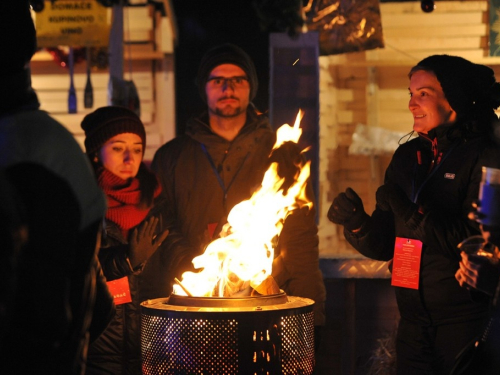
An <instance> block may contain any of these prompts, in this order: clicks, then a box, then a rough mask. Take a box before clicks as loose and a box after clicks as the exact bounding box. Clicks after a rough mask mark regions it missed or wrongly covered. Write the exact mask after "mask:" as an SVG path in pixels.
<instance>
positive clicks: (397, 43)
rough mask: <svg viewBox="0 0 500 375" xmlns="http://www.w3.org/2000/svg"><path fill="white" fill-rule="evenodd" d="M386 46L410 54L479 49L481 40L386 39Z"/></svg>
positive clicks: (476, 38)
mask: <svg viewBox="0 0 500 375" xmlns="http://www.w3.org/2000/svg"><path fill="white" fill-rule="evenodd" d="M385 44H386V45H390V48H395V49H400V50H404V51H407V52H409V53H411V51H422V50H442V51H445V50H452V49H479V48H482V47H486V46H483V44H482V38H481V37H477V36H472V37H456V38H451V37H447V36H444V37H441V36H439V37H437V36H435V37H431V38H424V37H420V36H417V37H412V38H387V39H386V41H385Z"/></svg>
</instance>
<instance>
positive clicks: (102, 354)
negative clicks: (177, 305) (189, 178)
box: [86, 197, 182, 375]
mask: <svg viewBox="0 0 500 375" xmlns="http://www.w3.org/2000/svg"><path fill="white" fill-rule="evenodd" d="M162 202H163V200H162V198H161V197H158V198H157V199H155V203H154V205H153V207H152V208H151V210H150V212H149V214H148V216H147V217H146V218H145V219H144V221H145V220H148V219H149V218H151V217H152V216H155V217H158V218H159V219H160V222H159V225H158V227H157V228H156V232H157V233H158V234H159V233H162V232H163V231H165V230H166V229H169V234H168V237H167V238H166V239H165V240H164V241H163V243H162V245H161V246H160V247H159V248H158V249H157V250H156V251H155V252H154V253H153V255H151V256H150V257H149V259H148V260H147V261H146V262H145V264H142V265H140V266H138V267H136V268H135V269H134V268H132V265H131V264H130V261H129V244H128V240H127V239H126V238H124V237H123V234H122V232H121V230H120V228H119V227H118V226H117V225H116V224H115V223H113V222H112V221H109V220H106V221H105V226H104V228H103V232H102V239H101V248H100V250H99V260H100V262H101V265H102V269H103V273H104V275H105V276H106V279H107V281H108V282H109V281H113V280H117V279H121V278H123V277H127V279H128V283H129V287H130V295H131V298H132V302H130V303H124V304H118V305H117V306H116V314H115V316H114V318H113V320H112V321H111V323H110V324H109V325H108V327H107V328H106V330H105V331H104V332H103V333H102V334H101V336H100V337H99V339H98V340H97V341H96V342H94V343H92V344H91V345H90V348H89V354H88V362H87V372H86V373H87V374H95V375H98V374H99V375H101V374H113V375H139V374H141V373H142V370H141V346H140V345H141V331H140V324H141V309H140V304H141V302H143V301H144V300H146V299H147V297H142V296H143V295H147V294H148V291H151V290H153V291H160V292H158V293H159V295H158V297H167V296H168V295H170V291H168V293H167V290H168V288H167V287H166V285H167V283H164V282H163V279H164V277H163V274H164V273H168V272H169V271H168V270H169V269H168V263H166V262H162V258H163V255H162V254H164V253H169V252H172V251H174V250H172V249H173V248H175V249H177V248H181V249H182V241H181V239H182V237H181V236H180V235H179V234H178V233H177V232H176V231H175V229H174V228H173V226H172V225H171V222H166V221H165V220H164V219H163V218H162V214H161V212H160V211H161V209H162V208H163V207H164V205H163V203H162ZM139 225H140V224H139ZM133 229H134V228H132V229H130V231H129V233H130V232H131V231H132V230H133ZM163 267H166V268H163ZM152 270H154V271H156V272H154V273H153V272H152ZM141 286H143V287H144V288H145V290H144V291H142V290H141ZM164 293H167V294H164ZM154 298H156V297H154Z"/></svg>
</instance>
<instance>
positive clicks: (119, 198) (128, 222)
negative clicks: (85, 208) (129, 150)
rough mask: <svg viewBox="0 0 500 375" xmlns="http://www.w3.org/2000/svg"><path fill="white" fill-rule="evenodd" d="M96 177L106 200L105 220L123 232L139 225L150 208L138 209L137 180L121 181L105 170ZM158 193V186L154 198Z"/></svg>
mask: <svg viewBox="0 0 500 375" xmlns="http://www.w3.org/2000/svg"><path fill="white" fill-rule="evenodd" d="M98 175H99V177H98V179H97V181H98V184H99V186H100V187H101V188H102V189H103V191H104V193H105V194H106V196H107V198H108V210H107V211H106V219H108V220H110V221H112V222H113V223H116V224H117V225H118V226H119V227H120V228H121V229H122V231H124V232H126V231H128V230H129V229H130V228H133V227H135V226H136V225H138V224H139V223H141V222H142V221H143V220H144V219H145V218H146V216H147V214H148V213H149V210H150V208H151V207H148V208H140V207H139V202H140V198H141V190H140V186H139V180H138V179H137V178H135V177H134V178H129V179H127V180H123V179H121V178H120V177H118V176H117V175H115V174H113V173H111V172H110V171H108V170H107V169H105V168H103V169H102V170H101V171H99V172H98ZM160 191H161V187H160V186H159V185H158V187H157V189H156V190H155V193H154V197H155V198H156V197H157V196H158V195H159V194H160Z"/></svg>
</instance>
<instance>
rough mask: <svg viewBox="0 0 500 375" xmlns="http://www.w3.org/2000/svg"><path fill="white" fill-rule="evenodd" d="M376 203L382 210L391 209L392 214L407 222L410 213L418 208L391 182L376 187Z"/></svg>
mask: <svg viewBox="0 0 500 375" xmlns="http://www.w3.org/2000/svg"><path fill="white" fill-rule="evenodd" d="M376 198H377V205H378V207H379V208H380V209H381V210H382V211H392V212H393V213H394V216H396V217H398V218H399V219H402V220H404V222H407V221H408V220H409V219H410V217H411V215H413V213H414V212H415V211H416V210H418V205H417V204H415V203H413V202H412V201H411V200H410V199H409V198H408V197H407V196H406V193H405V192H404V191H403V189H401V188H400V187H399V185H396V184H395V183H392V182H387V183H385V184H384V185H382V186H380V187H379V188H378V189H377V193H376Z"/></svg>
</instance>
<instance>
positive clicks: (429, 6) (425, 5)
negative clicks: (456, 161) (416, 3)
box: [420, 0, 436, 13]
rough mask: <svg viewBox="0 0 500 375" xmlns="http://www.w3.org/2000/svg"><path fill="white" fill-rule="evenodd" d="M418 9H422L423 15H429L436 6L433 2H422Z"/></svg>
mask: <svg viewBox="0 0 500 375" xmlns="http://www.w3.org/2000/svg"><path fill="white" fill-rule="evenodd" d="M420 8H422V11H424V12H425V13H430V12H432V11H433V10H434V9H436V4H435V3H434V0H422V1H421V2H420Z"/></svg>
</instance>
